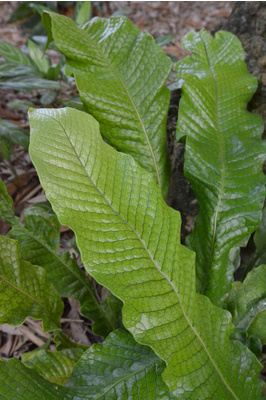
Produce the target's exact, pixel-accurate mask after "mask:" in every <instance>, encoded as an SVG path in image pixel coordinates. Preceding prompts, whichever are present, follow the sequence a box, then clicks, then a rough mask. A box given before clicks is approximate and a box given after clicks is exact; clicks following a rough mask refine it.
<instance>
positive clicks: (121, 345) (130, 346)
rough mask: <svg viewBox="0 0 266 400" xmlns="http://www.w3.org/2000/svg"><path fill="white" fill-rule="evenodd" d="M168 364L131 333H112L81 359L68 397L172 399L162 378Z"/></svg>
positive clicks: (113, 399)
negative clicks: (136, 339)
mask: <svg viewBox="0 0 266 400" xmlns="http://www.w3.org/2000/svg"><path fill="white" fill-rule="evenodd" d="M164 367H165V364H164V362H163V361H162V360H160V358H159V357H158V356H156V354H154V352H153V351H152V350H151V349H150V348H149V347H147V346H141V345H140V344H138V343H136V342H135V340H134V339H133V337H132V336H131V335H130V333H129V332H126V331H122V330H120V331H116V332H112V333H111V334H110V335H109V336H108V338H107V339H106V340H105V341H104V343H103V344H99V345H95V344H94V345H93V346H92V347H91V348H90V349H89V350H87V351H86V352H85V353H84V354H83V356H82V357H81V358H80V360H79V361H78V362H77V364H76V366H75V367H74V370H73V372H72V375H71V377H70V378H69V380H68V381H67V383H66V385H65V387H67V388H68V392H67V396H66V398H67V399H73V398H75V400H82V399H102V400H117V399H125V400H126V399H132V400H139V399H141V400H171V399H174V398H175V397H174V396H173V395H171V393H169V391H168V388H167V386H166V385H165V383H164V382H163V380H162V378H161V373H162V371H163V369H164Z"/></svg>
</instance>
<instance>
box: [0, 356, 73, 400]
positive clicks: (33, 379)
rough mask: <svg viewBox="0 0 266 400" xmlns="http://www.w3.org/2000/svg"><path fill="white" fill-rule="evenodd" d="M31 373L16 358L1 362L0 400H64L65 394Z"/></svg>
mask: <svg viewBox="0 0 266 400" xmlns="http://www.w3.org/2000/svg"><path fill="white" fill-rule="evenodd" d="M57 389H58V386H57V385H55V384H52V383H50V382H47V381H46V380H45V379H43V378H42V377H41V376H40V375H38V374H37V372H35V371H30V370H29V369H28V368H26V367H25V366H24V365H23V364H22V363H21V362H20V361H19V360H17V359H16V358H11V360H9V361H5V362H4V361H0V398H1V399H5V400H25V399H27V400H45V399H47V400H48V399H49V400H64V399H65V397H64V392H63V391H62V390H61V391H59V390H57Z"/></svg>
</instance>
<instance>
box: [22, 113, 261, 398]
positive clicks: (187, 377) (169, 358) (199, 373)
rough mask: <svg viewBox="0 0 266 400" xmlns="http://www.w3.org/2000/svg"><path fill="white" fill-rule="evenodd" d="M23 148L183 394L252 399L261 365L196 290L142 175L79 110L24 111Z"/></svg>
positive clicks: (186, 253)
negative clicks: (26, 144)
mask: <svg viewBox="0 0 266 400" xmlns="http://www.w3.org/2000/svg"><path fill="white" fill-rule="evenodd" d="M30 126H31V144H30V155H31V158H32V161H33V163H34V165H35V167H36V169H37V172H38V175H39V177H40V180H41V183H42V186H43V188H44V190H45V192H46V195H47V197H48V198H49V201H50V202H51V204H52V206H53V209H54V210H55V212H56V214H57V215H58V218H59V220H60V222H61V223H62V224H64V225H68V226H69V227H70V228H71V229H72V230H73V231H74V232H75V234H76V238H77V244H78V246H79V248H80V251H81V257H82V261H83V264H84V266H85V268H86V270H87V271H88V273H89V274H91V275H92V276H93V277H95V279H96V280H97V281H98V282H99V283H100V284H102V285H104V286H105V287H106V288H108V289H110V290H111V291H112V293H113V294H114V295H115V296H117V297H118V298H120V299H121V300H122V301H123V303H124V306H123V323H124V326H125V327H126V329H128V330H129V331H130V332H131V333H132V334H133V336H134V338H135V339H136V340H137V341H138V342H139V343H142V344H146V345H149V346H150V347H151V348H152V349H153V350H154V351H155V352H156V354H158V356H159V357H161V358H162V359H163V360H164V361H165V362H166V364H167V367H166V369H165V370H164V372H163V379H164V381H165V382H166V383H167V385H168V386H169V388H170V390H171V391H172V392H173V394H174V395H175V396H181V397H182V399H190V400H196V399H199V398H200V399H204V398H205V399H206V398H212V399H213V400H214V399H216V400H223V399H224V400H228V399H229V398H230V399H241V400H246V399H251V398H252V399H257V398H258V396H259V395H260V391H261V387H260V384H259V382H258V380H257V375H258V373H259V371H260V369H261V365H260V364H259V363H258V362H257V360H256V358H255V356H254V355H253V354H252V353H251V352H249V350H248V349H247V348H245V347H244V346H243V345H242V344H241V343H239V342H232V341H230V340H229V336H230V333H231V332H232V330H233V324H231V322H230V319H231V316H230V314H229V313H228V312H227V311H224V310H222V309H221V308H218V307H215V306H214V305H212V303H211V302H210V300H209V299H208V298H207V297H205V296H202V295H199V294H198V293H196V291H195V265H194V253H193V252H191V251H190V250H188V249H187V248H186V247H184V246H182V245H181V244H180V224H181V220H180V214H179V213H178V212H177V211H174V210H173V209H171V208H169V207H168V206H167V205H166V203H165V202H164V200H163V198H162V196H161V191H160V188H159V186H158V185H157V184H156V183H155V182H154V179H153V177H152V176H151V174H149V173H148V172H146V171H145V170H144V169H142V168H141V167H140V166H139V165H138V164H137V163H136V162H135V161H134V159H133V158H132V157H131V156H128V155H126V154H123V153H118V152H116V151H115V150H114V149H113V148H111V147H110V146H108V145H107V144H106V143H105V142H104V141H103V140H102V138H101V135H100V133H99V125H98V123H97V122H96V121H95V120H94V118H93V117H92V116H90V115H88V114H86V113H83V112H80V111H77V110H74V109H71V108H65V109H61V110H52V109H49V110H48V109H42V110H31V111H30Z"/></svg>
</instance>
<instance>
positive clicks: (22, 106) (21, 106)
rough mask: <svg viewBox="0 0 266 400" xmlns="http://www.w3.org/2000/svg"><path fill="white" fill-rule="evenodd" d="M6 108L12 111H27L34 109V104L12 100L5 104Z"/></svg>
mask: <svg viewBox="0 0 266 400" xmlns="http://www.w3.org/2000/svg"><path fill="white" fill-rule="evenodd" d="M6 105H7V107H8V108H12V109H13V110H23V111H25V110H28V109H29V108H30V107H34V104H33V103H32V102H31V101H30V100H26V99H25V100H20V99H14V100H11V101H9V102H8V103H7V104H6Z"/></svg>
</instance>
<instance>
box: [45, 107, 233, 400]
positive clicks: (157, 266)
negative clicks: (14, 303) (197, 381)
mask: <svg viewBox="0 0 266 400" xmlns="http://www.w3.org/2000/svg"><path fill="white" fill-rule="evenodd" d="M44 115H45V116H47V114H44ZM49 118H52V119H54V120H55V121H56V122H57V123H58V124H59V125H60V126H61V128H62V130H63V132H64V133H65V135H66V137H67V139H68V141H69V143H70V145H71V147H72V149H73V151H74V153H75V154H76V156H77V159H78V160H79V162H80V165H81V167H82V169H83V170H84V172H85V175H86V176H87V177H88V179H89V180H90V182H91V183H92V185H93V186H94V188H95V189H96V190H97V191H98V192H99V194H100V195H101V197H102V198H103V199H104V201H105V202H106V203H107V205H108V206H109V207H110V209H111V210H112V211H113V213H114V214H115V215H117V217H118V218H120V219H121V220H122V221H123V222H124V223H125V224H126V225H127V226H128V227H129V228H130V230H132V232H133V233H134V234H135V235H136V236H137V238H138V240H139V241H140V242H141V244H142V245H143V247H144V250H145V251H146V252H147V254H148V255H149V258H150V260H151V262H152V263H153V264H154V266H155V268H156V269H157V270H158V272H159V273H160V274H161V275H162V276H163V277H164V278H165V279H166V280H167V282H168V283H169V284H170V285H171V287H172V289H173V291H174V293H175V294H176V297H177V299H178V303H179V304H180V307H181V310H182V314H183V315H184V318H185V320H186V321H187V324H188V325H189V326H190V328H191V330H192V331H193V332H194V334H195V336H196V337H197V339H198V340H199V342H200V343H201V345H202V347H203V349H204V350H205V352H206V354H207V356H208V358H209V360H210V362H211V364H212V365H213V367H214V369H215V370H216V371H217V373H218V375H219V376H220V378H221V381H222V382H223V383H224V385H225V387H226V388H227V389H228V391H229V392H230V393H231V394H232V395H233V397H234V399H236V400H239V398H238V397H237V396H236V395H235V394H234V392H233V391H232V390H231V388H230V386H229V385H228V384H227V382H226V380H225V379H224V378H223V375H222V373H221V371H220V369H219V368H218V366H217V365H216V363H215V361H214V360H213V358H212V356H211V355H210V353H209V351H208V349H207V347H206V345H205V343H204V342H203V340H202V339H201V337H200V335H199V334H198V333H197V331H196V330H195V328H194V327H193V325H192V323H191V322H190V320H189V318H188V316H187V315H186V313H185V310H184V308H183V305H182V302H181V300H180V297H179V294H178V292H177V290H176V288H175V286H174V284H173V283H172V282H171V280H170V279H169V277H168V276H167V275H166V274H165V273H164V272H163V271H162V270H161V268H160V266H159V265H158V264H157V262H156V261H155V260H154V258H153V256H152V254H151V253H150V251H149V249H148V248H147V247H146V244H145V242H144V241H143V240H142V239H141V237H140V236H139V234H138V233H137V232H136V231H135V229H134V228H133V227H132V226H131V225H129V223H128V222H127V221H126V220H125V219H124V218H123V217H122V216H121V215H119V213H118V212H117V211H116V210H115V209H114V208H113V207H112V205H111V204H110V202H109V200H108V199H107V198H106V197H105V196H104V194H103V192H102V191H101V190H100V189H99V188H98V187H97V186H96V185H95V183H94V182H93V180H92V179H91V177H90V176H89V174H88V173H87V170H86V168H85V165H83V163H82V161H81V159H80V158H79V155H78V153H77V152H76V149H75V147H74V144H73V143H72V142H71V139H70V137H69V136H68V134H67V131H66V129H65V128H64V127H63V125H62V124H61V122H60V121H58V120H56V119H55V118H54V117H52V116H50V115H49ZM144 344H145V343H144Z"/></svg>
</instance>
